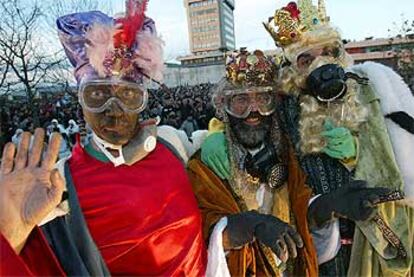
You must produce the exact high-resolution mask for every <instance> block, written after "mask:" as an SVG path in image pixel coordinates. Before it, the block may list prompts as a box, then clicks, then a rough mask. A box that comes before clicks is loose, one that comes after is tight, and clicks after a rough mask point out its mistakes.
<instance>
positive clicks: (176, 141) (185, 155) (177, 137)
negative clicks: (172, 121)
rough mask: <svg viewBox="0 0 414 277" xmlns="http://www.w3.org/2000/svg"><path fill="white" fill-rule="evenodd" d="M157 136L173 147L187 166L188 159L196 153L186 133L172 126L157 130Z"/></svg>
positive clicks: (160, 127) (161, 127)
mask: <svg viewBox="0 0 414 277" xmlns="http://www.w3.org/2000/svg"><path fill="white" fill-rule="evenodd" d="M157 136H158V137H160V138H162V139H164V140H165V141H167V142H168V143H169V144H170V145H171V146H173V147H174V148H175V150H176V151H177V152H178V154H179V155H180V156H181V159H182V160H183V161H184V162H185V163H186V164H187V162H188V159H189V158H190V157H191V155H192V154H193V153H194V147H193V145H192V144H191V142H190V141H189V140H188V137H187V135H186V133H185V132H184V131H182V130H177V129H175V128H174V127H172V126H168V125H162V126H158V128H157Z"/></svg>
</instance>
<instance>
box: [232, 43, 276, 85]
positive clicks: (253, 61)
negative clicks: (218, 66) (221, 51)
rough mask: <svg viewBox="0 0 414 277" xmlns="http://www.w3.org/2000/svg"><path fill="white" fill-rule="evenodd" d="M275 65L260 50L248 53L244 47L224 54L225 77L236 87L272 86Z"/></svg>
mask: <svg viewBox="0 0 414 277" xmlns="http://www.w3.org/2000/svg"><path fill="white" fill-rule="evenodd" d="M275 71H276V66H275V63H274V62H273V61H272V59H271V57H268V56H266V55H265V54H264V52H263V51H261V50H256V51H254V52H253V53H250V52H249V51H247V50H246V48H241V49H240V50H239V51H234V52H232V53H231V54H227V55H226V78H227V81H228V82H230V83H231V84H232V85H234V86H236V87H241V86H272V85H273V84H274V78H275V76H276V74H275Z"/></svg>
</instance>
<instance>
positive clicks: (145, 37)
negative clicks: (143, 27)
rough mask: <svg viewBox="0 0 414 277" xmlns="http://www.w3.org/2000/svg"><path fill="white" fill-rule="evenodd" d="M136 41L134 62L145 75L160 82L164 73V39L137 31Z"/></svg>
mask: <svg viewBox="0 0 414 277" xmlns="http://www.w3.org/2000/svg"><path fill="white" fill-rule="evenodd" d="M136 41H138V49H137V50H136V51H137V54H138V57H137V58H136V59H135V60H134V62H135V63H136V64H137V65H138V66H139V67H140V68H141V69H142V70H143V72H144V73H145V74H146V75H148V76H149V77H151V78H152V79H154V80H156V81H159V82H161V81H162V80H163V75H164V55H163V54H164V51H163V47H164V41H163V40H162V39H161V38H160V37H158V36H157V35H156V34H151V33H150V32H147V31H143V32H139V33H138V35H137V39H136Z"/></svg>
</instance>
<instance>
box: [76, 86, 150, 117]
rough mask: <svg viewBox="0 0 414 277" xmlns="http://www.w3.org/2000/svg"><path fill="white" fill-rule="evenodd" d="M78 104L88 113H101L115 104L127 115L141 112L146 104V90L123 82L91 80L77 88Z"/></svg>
mask: <svg viewBox="0 0 414 277" xmlns="http://www.w3.org/2000/svg"><path fill="white" fill-rule="evenodd" d="M79 102H80V104H81V106H82V108H84V109H86V110H87V111H89V112H93V113H101V112H103V111H105V110H106V109H108V107H110V106H111V104H112V103H113V102H116V103H117V104H118V105H119V106H120V107H121V108H122V109H123V110H124V111H125V112H127V113H140V112H142V111H143V110H144V109H145V108H146V106H147V102H148V92H147V90H146V89H145V88H144V87H143V86H142V85H139V84H137V83H133V82H127V81H124V80H113V79H108V80H92V81H86V82H82V83H81V85H80V87H79Z"/></svg>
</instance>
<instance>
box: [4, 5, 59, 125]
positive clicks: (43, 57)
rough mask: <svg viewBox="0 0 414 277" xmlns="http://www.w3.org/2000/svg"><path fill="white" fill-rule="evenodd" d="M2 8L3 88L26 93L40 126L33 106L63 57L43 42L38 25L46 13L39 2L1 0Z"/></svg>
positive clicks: (36, 121)
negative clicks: (39, 89)
mask: <svg viewBox="0 0 414 277" xmlns="http://www.w3.org/2000/svg"><path fill="white" fill-rule="evenodd" d="M0 8H1V12H0V16H1V21H0V66H1V67H2V76H1V78H0V80H1V83H0V85H1V86H0V89H2V90H3V91H6V92H7V91H12V92H14V93H15V92H24V93H25V96H26V101H27V104H28V106H29V107H30V110H31V113H32V116H33V119H34V123H35V124H36V125H37V124H38V122H39V120H38V113H37V112H36V111H35V110H34V109H35V108H34V106H33V105H32V104H33V100H34V98H35V96H36V89H37V87H38V86H39V85H40V84H41V83H42V82H44V80H45V79H46V77H47V75H48V73H49V72H50V71H51V70H53V69H54V68H55V67H56V66H57V65H59V64H60V63H61V62H62V59H60V58H59V57H58V55H57V53H56V52H50V51H48V50H46V45H44V44H42V37H41V35H40V34H41V32H39V31H40V30H39V26H40V23H41V20H42V18H43V17H44V14H43V12H42V9H41V7H40V6H39V5H38V4H37V3H34V4H32V5H30V6H29V5H28V4H27V2H26V1H25V2H22V1H21V0H0ZM3 68H4V70H3Z"/></svg>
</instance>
